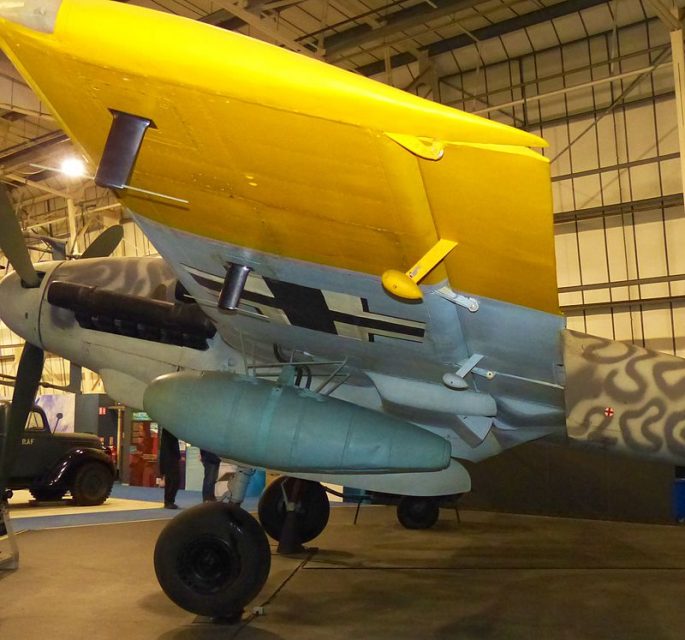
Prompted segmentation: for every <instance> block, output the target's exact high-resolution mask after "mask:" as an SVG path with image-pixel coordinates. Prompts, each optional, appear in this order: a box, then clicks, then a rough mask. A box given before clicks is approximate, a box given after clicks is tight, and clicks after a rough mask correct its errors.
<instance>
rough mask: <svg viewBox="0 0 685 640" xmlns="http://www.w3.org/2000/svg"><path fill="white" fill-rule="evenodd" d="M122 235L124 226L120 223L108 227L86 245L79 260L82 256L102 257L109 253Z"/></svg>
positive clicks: (115, 246)
mask: <svg viewBox="0 0 685 640" xmlns="http://www.w3.org/2000/svg"><path fill="white" fill-rule="evenodd" d="M123 237H124V227H122V226H121V225H120V224H116V225H114V226H113V227H108V228H107V229H105V230H104V231H103V232H102V233H101V234H100V235H99V236H98V237H97V238H95V240H93V242H91V243H90V244H89V245H88V247H87V248H86V250H85V251H84V252H83V253H82V254H81V257H80V258H79V260H80V259H82V258H104V257H105V256H109V255H111V254H112V253H114V250H115V249H116V248H117V246H118V245H119V243H120V242H121V239H122V238H123Z"/></svg>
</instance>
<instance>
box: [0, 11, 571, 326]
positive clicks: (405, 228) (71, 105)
mask: <svg viewBox="0 0 685 640" xmlns="http://www.w3.org/2000/svg"><path fill="white" fill-rule="evenodd" d="M29 4H30V3H29ZM43 5H44V6H43ZM13 6H14V5H13ZM17 6H19V5H17ZM22 6H23V5H22ZM26 6H27V7H28V4H27V5H26ZM31 6H33V5H31ZM41 7H43V9H41V10H42V11H43V13H42V14H40V16H41V17H40V19H38V18H36V17H35V16H36V15H38V14H32V16H33V17H31V16H29V17H28V18H27V17H26V16H27V14H26V12H27V11H28V9H26V11H25V13H21V12H22V9H21V7H20V8H19V9H7V10H5V11H4V13H3V14H2V15H5V16H7V19H1V21H0V45H1V46H2V48H3V50H4V51H5V52H6V53H7V55H8V56H9V57H10V58H11V60H12V61H13V63H14V64H15V65H16V67H17V68H18V69H19V71H20V72H21V74H22V75H23V76H24V77H25V78H26V80H27V81H28V82H29V83H30V85H31V86H32V87H33V89H34V90H35V91H36V93H37V94H38V95H39V96H40V98H41V99H42V100H43V101H44V102H45V103H46V104H47V105H48V106H49V108H50V109H51V110H52V111H53V113H54V115H55V116H56V117H57V119H58V120H59V122H60V124H61V125H62V127H63V128H64V129H65V131H66V132H67V133H68V134H69V135H70V137H71V138H72V140H73V141H74V142H75V143H76V144H77V145H78V146H79V147H80V148H81V149H82V151H83V153H84V155H85V156H87V158H88V159H89V161H90V163H91V165H92V167H93V168H94V167H96V166H97V165H98V164H99V162H100V159H101V156H102V153H103V149H104V146H105V141H106V139H107V135H108V132H109V130H110V127H111V125H112V113H113V112H114V111H118V112H124V113H127V114H132V115H135V116H140V117H145V118H149V119H150V120H152V122H153V126H152V127H151V128H150V129H149V130H148V131H147V133H146V136H145V139H144V141H143V144H142V147H141V150H140V154H139V156H138V159H137V162H136V165H135V169H134V171H133V174H132V176H131V179H130V184H131V186H134V187H137V188H139V189H145V190H148V191H153V192H156V193H161V194H165V195H168V196H172V197H175V198H179V199H181V200H183V201H187V204H185V203H180V202H176V201H172V200H169V199H168V198H164V197H156V196H150V195H141V194H140V193H137V194H136V193H135V192H133V191H129V190H123V191H121V192H120V196H121V197H122V199H123V200H124V202H125V204H126V205H127V206H129V207H130V208H131V209H132V210H134V211H135V212H137V213H138V214H140V215H142V216H144V217H146V218H149V219H151V220H154V221H156V222H160V223H162V224H165V225H169V226H172V227H175V228H177V229H181V230H185V231H190V232H192V233H194V234H197V235H200V236H203V237H207V238H211V239H213V240H217V241H222V242H230V243H232V244H234V245H239V246H242V247H247V248H250V249H254V250H257V251H261V252H266V253H270V254H274V255H278V256H287V257H290V258H295V259H299V260H303V261H307V262H310V263H316V264H321V265H325V266H330V267H336V268H342V269H348V270H351V271H356V272H361V273H366V274H371V275H375V276H379V275H380V274H382V273H383V272H384V271H386V270H388V269H399V270H401V271H406V270H407V269H409V268H410V267H411V266H412V265H413V264H414V263H415V262H416V261H417V260H418V259H419V258H421V256H423V255H424V254H425V253H426V252H427V251H428V250H429V249H430V248H431V247H432V246H433V245H434V244H435V243H436V242H437V240H439V239H447V240H451V241H456V242H457V243H458V245H457V248H456V249H455V250H454V251H452V252H451V254H450V255H449V256H448V257H447V259H446V260H445V261H444V263H443V264H441V265H439V266H438V267H437V268H436V269H435V270H434V271H433V273H432V274H431V275H430V276H429V277H428V279H427V280H426V282H427V283H428V284H434V283H436V282H439V281H441V280H444V279H445V278H448V279H449V283H450V285H451V287H452V288H453V289H455V290H459V291H465V292H468V293H471V294H474V295H478V296H485V297H488V298H494V299H498V300H502V301H505V302H511V303H514V304H518V305H524V306H528V307H532V308H534V309H538V310H541V311H548V312H552V313H556V312H558V302H557V291H556V282H555V263H554V247H553V233H552V215H551V193H550V192H551V189H550V183H549V165H548V162H547V160H546V159H545V158H543V157H542V156H541V155H540V154H538V153H536V152H533V151H531V150H530V149H529V147H540V146H543V145H544V144H545V143H544V141H543V140H542V139H540V138H538V137H537V136H534V135H531V134H528V133H526V132H522V131H519V130H516V129H513V128H511V127H507V126H504V125H501V124H498V123H495V122H491V121H489V120H485V119H483V118H479V117H476V116H471V115H468V114H466V113H463V112H460V111H458V110H455V109H451V108H448V107H445V106H443V105H440V104H436V103H433V102H430V101H427V100H423V99H421V98H418V97H416V96H413V95H410V94H407V93H405V92H403V91H400V90H397V89H394V88H392V87H388V86H385V85H383V84H380V83H377V82H374V81H371V80H369V79H367V78H362V77H359V76H356V75H354V74H352V73H349V72H346V71H343V70H341V69H338V68H335V67H332V66H330V65H327V64H324V63H322V62H320V61H317V60H314V59H311V58H308V57H306V56H302V55H299V54H294V53H292V52H289V51H285V50H283V49H280V48H278V47H275V46H272V45H269V44H266V43H263V42H259V41H256V40H252V39H250V38H247V37H244V36H241V35H239V34H235V33H232V32H228V31H225V30H222V29H219V28H216V27H213V26H210V25H206V24H202V23H198V22H194V21H191V20H187V19H183V18H179V17H177V16H171V15H167V14H164V13H160V12H156V11H151V10H147V9H143V8H140V7H135V6H129V5H127V4H125V3H118V2H106V1H103V0H61V1H60V0H44V1H43V2H42V3H41ZM17 11H18V13H17ZM12 12H14V13H12ZM21 21H23V22H24V23H25V24H29V25H30V26H28V27H27V26H23V25H22V24H19V22H21Z"/></svg>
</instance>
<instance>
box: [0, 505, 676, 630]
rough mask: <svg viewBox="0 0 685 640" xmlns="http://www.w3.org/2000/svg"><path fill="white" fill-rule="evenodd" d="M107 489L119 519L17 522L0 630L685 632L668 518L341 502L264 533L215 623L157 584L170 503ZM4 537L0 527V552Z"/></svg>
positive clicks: (1, 587) (1, 586) (0, 578)
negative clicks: (423, 520)
mask: <svg viewBox="0 0 685 640" xmlns="http://www.w3.org/2000/svg"><path fill="white" fill-rule="evenodd" d="M115 501H116V503H115V504H114V511H115V512H116V513H117V514H118V515H117V516H116V518H115V517H114V516H112V515H111V514H112V513H113V510H112V509H113V508H112V506H110V507H109V509H107V505H103V510H102V512H101V513H102V514H107V513H109V514H110V515H109V516H108V517H105V518H103V517H102V515H98V514H97V512H96V513H95V515H94V516H93V517H91V516H88V518H91V519H90V520H88V518H87V517H86V516H85V515H81V516H78V518H80V519H81V520H80V521H79V522H80V524H76V525H74V521H73V520H71V524H66V525H65V523H68V522H69V520H65V518H67V516H64V515H53V516H46V517H39V518H38V519H36V520H33V519H32V518H24V517H17V518H16V519H15V520H13V522H14V523H15V525H16V528H17V529H19V530H20V531H22V533H20V534H19V536H18V541H19V544H20V549H21V560H20V564H21V566H20V568H19V570H17V571H13V572H9V571H0V638H2V640H19V639H21V640H33V639H34V638H35V639H41V640H43V639H45V638H50V639H51V640H61V639H65V638H69V639H71V638H89V639H90V638H97V639H102V640H109V639H112V640H115V639H116V640H121V639H122V638H146V639H147V638H154V639H158V640H191V639H198V640H213V639H215V638H216V639H219V638H221V639H230V638H239V639H240V640H279V639H284V640H285V639H288V640H289V639H307V640H318V639H322V640H324V639H325V640H329V639H330V640H332V639H338V638H340V639H343V638H344V639H346V640H347V639H349V638H362V639H368V640H375V639H390V638H392V639H398V638H407V639H419V638H421V639H423V638H440V639H441V638H445V639H448V638H449V639H461V638H488V639H500V638H501V639H503V640H504V639H507V640H512V639H514V640H518V639H521V640H523V639H529V638H535V639H547V638H550V639H557V638H562V639H564V640H567V639H576V638H578V639H581V638H582V639H583V640H594V639H599V638H601V639H610V638H611V639H614V638H620V639H621V640H632V639H636V640H637V639H639V640H643V639H650V640H662V639H670V638H673V639H676V638H678V639H681V638H682V637H683V633H684V630H685V606H684V604H683V603H685V531H683V529H681V528H679V527H675V526H661V525H644V524H626V523H609V522H598V521H589V520H570V519H559V518H541V517H532V516H516V515H504V514H495V513H486V512H477V511H462V513H461V523H459V522H457V519H456V516H455V513H454V512H450V511H443V512H442V514H441V520H440V522H439V523H438V525H436V527H435V528H434V529H432V530H429V531H408V530H406V529H403V528H402V527H401V526H400V525H399V524H398V523H397V521H396V519H395V512H394V509H393V508H392V507H381V506H366V507H362V510H361V513H360V517H359V522H358V524H357V525H355V524H354V523H353V522H354V512H355V508H354V507H349V506H340V507H336V508H335V509H333V510H332V514H331V521H330V524H329V526H328V527H327V529H326V530H325V531H324V533H323V534H322V535H321V536H320V537H319V538H317V539H316V540H315V541H314V544H316V546H317V548H316V549H315V548H313V547H310V548H309V550H308V552H307V553H306V554H304V555H302V556H297V557H295V556H292V557H284V556H278V555H276V554H275V546H272V550H273V554H274V555H273V565H272V570H271V575H270V578H269V580H268V582H267V584H266V586H265V588H264V589H263V591H262V592H261V593H260V594H259V596H258V597H257V598H256V599H255V601H254V602H253V603H252V604H251V605H250V608H249V609H248V610H247V611H246V614H245V616H244V618H243V620H242V622H241V623H239V624H237V625H221V624H214V623H212V622H211V621H209V620H207V619H205V618H199V617H197V616H194V615H192V614H190V613H187V612H186V611H184V610H182V609H179V608H178V607H176V606H175V605H174V604H173V603H172V602H171V601H170V600H168V599H167V597H166V596H165V595H164V594H163V593H162V591H161V590H160V588H159V586H158V584H157V581H156V579H155V575H154V570H153V567H152V550H153V547H154V543H155V540H156V538H157V536H158V534H159V532H160V531H161V529H162V528H163V527H164V525H165V524H166V519H168V517H170V516H171V515H172V513H171V512H169V511H165V510H163V509H161V508H158V507H157V506H154V507H153V508H150V506H149V505H147V506H145V505H143V506H142V507H141V506H140V505H135V504H132V505H128V506H129V507H131V508H130V509H128V510H127V509H126V506H127V505H122V504H121V503H122V502H125V500H121V499H117V498H116V497H115ZM188 502H192V500H188ZM181 504H183V501H181ZM65 506H67V507H68V505H65ZM51 509H52V511H53V512H54V511H55V509H54V508H51ZM16 511H19V512H20V511H21V508H17V509H16ZM50 518H54V520H53V522H54V525H55V527H56V528H50ZM59 518H62V519H63V520H61V521H60V520H59ZM32 521H33V522H36V523H38V524H36V525H35V526H34V525H33V524H31V522H32ZM60 522H61V524H60ZM36 527H38V528H36ZM5 549H6V547H5V546H3V541H2V540H1V539H0V558H1V557H2V555H1V553H2V552H3V551H4V550H5Z"/></svg>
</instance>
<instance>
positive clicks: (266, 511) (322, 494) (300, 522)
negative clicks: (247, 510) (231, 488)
mask: <svg viewBox="0 0 685 640" xmlns="http://www.w3.org/2000/svg"><path fill="white" fill-rule="evenodd" d="M295 481H296V479H295V478H290V477H287V476H281V477H280V478H276V480H274V481H273V482H272V483H271V484H270V485H269V486H268V487H267V488H266V489H265V491H264V493H263V494H262V497H261V498H260V500H259V507H258V515H259V521H260V522H261V523H262V526H263V527H264V530H265V531H266V532H267V533H268V534H269V535H270V536H271V537H272V538H273V539H274V540H276V541H280V539H281V531H282V530H283V523H284V522H285V517H286V505H285V500H284V499H283V489H282V488H284V489H285V492H286V494H287V495H288V497H289V498H290V497H291V496H292V492H293V488H294V485H295ZM298 482H300V483H301V484H300V492H299V495H298V496H297V498H296V502H295V519H296V522H297V533H298V536H299V541H300V542H309V541H310V540H313V539H314V538H316V536H318V535H319V534H320V533H321V532H322V531H323V530H324V529H325V528H326V525H327V524H328V517H329V515H330V512H331V507H330V504H329V503H328V496H327V495H326V490H325V489H324V488H323V487H322V486H321V484H319V483H318V482H311V481H310V480H299V481H298Z"/></svg>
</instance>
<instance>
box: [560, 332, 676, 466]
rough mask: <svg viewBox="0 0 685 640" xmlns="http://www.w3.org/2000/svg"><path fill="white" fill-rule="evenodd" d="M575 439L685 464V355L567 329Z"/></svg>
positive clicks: (570, 424) (570, 425)
mask: <svg viewBox="0 0 685 640" xmlns="http://www.w3.org/2000/svg"><path fill="white" fill-rule="evenodd" d="M563 336H564V364H565V367H566V424H567V429H568V435H569V437H570V438H571V439H573V440H578V441H584V442H589V443H597V444H601V445H603V446H604V447H606V448H608V449H611V450H615V451H617V452H623V453H630V454H632V455H638V456H641V457H645V458H653V459H660V460H666V461H669V462H673V463H675V464H685V360H683V359H681V358H676V357H674V356H670V355H666V354H663V353H658V352H656V351H650V350H649V349H643V348H642V347H638V346H635V345H631V344H624V343H622V342H616V341H613V340H607V339H605V338H598V337H595V336H589V335H586V334H583V333H578V332H575V331H568V330H566V331H564V332H563Z"/></svg>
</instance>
